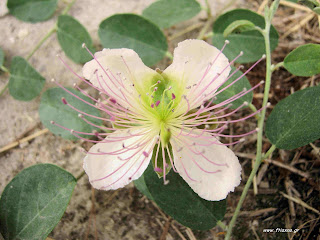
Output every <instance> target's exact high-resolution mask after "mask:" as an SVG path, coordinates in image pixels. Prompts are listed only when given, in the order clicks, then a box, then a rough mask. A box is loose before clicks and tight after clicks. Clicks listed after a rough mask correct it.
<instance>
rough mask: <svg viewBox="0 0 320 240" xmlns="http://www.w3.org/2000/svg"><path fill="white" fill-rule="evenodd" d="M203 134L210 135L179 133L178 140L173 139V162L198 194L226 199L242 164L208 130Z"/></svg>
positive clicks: (238, 178)
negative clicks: (181, 134) (198, 136)
mask: <svg viewBox="0 0 320 240" xmlns="http://www.w3.org/2000/svg"><path fill="white" fill-rule="evenodd" d="M196 132H198V133H197V134H198V135H199V134H201V132H199V131H196ZM202 136H203V137H209V138H210V139H209V138H206V139H204V138H201V137H200V138H197V137H195V136H180V137H179V140H177V141H173V147H174V148H173V155H174V165H175V167H176V169H177V171H178V172H179V174H180V175H181V177H182V178H183V179H184V180H185V181H186V182H187V183H188V184H189V186H190V187H191V188H192V189H193V191H194V192H196V193H197V194H198V195H199V196H200V197H201V198H204V199H206V200H209V201H218V200H222V199H225V198H226V197H227V195H228V193H229V192H233V191H234V188H235V187H237V186H238V185H239V184H240V180H241V165H240V163H239V161H238V158H237V157H236V156H235V154H234V153H233V152H232V151H231V150H230V149H229V148H228V147H226V146H224V145H222V144H221V143H220V142H219V141H218V140H216V139H215V138H213V137H211V136H210V135H208V134H203V135H202ZM178 141H180V145H179V143H178ZM181 141H183V142H184V143H183V144H182V142H181ZM209 141H211V142H214V143H213V144H210V142H209ZM200 145H208V146H200Z"/></svg>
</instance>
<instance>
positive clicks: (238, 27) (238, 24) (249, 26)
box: [223, 20, 255, 38]
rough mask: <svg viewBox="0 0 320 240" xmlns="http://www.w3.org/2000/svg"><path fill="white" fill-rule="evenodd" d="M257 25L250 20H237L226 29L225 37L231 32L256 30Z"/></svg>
mask: <svg viewBox="0 0 320 240" xmlns="http://www.w3.org/2000/svg"><path fill="white" fill-rule="evenodd" d="M254 28H255V25H254V24H253V23H252V22H250V21H248V20H237V21H234V22H232V23H230V25H229V26H228V27H227V28H226V29H225V30H224V32H223V37H224V38H227V37H228V36H229V35H230V34H231V33H241V32H245V31H250V30H254Z"/></svg>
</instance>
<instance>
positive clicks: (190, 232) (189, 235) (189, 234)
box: [186, 228, 197, 240]
mask: <svg viewBox="0 0 320 240" xmlns="http://www.w3.org/2000/svg"><path fill="white" fill-rule="evenodd" d="M186 233H187V235H188V237H189V238H190V240H197V239H196V237H195V236H194V234H193V232H192V230H191V229H190V228H187V229H186Z"/></svg>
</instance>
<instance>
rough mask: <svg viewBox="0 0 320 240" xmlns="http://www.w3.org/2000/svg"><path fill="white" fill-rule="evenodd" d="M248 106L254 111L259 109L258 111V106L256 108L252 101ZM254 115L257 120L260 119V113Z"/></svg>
mask: <svg viewBox="0 0 320 240" xmlns="http://www.w3.org/2000/svg"><path fill="white" fill-rule="evenodd" d="M248 107H249V108H250V109H251V111H252V112H257V111H258V110H257V108H256V107H255V106H254V105H253V104H252V103H250V104H249V105H248ZM254 117H255V118H256V119H257V120H259V118H260V114H256V115H254Z"/></svg>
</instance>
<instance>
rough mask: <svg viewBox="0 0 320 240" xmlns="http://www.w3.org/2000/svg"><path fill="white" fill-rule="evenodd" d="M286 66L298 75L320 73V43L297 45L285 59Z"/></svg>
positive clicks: (305, 75)
mask: <svg viewBox="0 0 320 240" xmlns="http://www.w3.org/2000/svg"><path fill="white" fill-rule="evenodd" d="M284 67H285V68H286V69H287V70H288V71H289V72H290V73H292V74H294V75H297V76H303V77H309V76H312V75H315V74H318V73H320V45H319V44H312V43H310V44H306V45H302V46H300V47H297V48H296V49H294V50H293V51H292V52H290V53H289V54H288V56H286V58H285V59H284Z"/></svg>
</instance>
